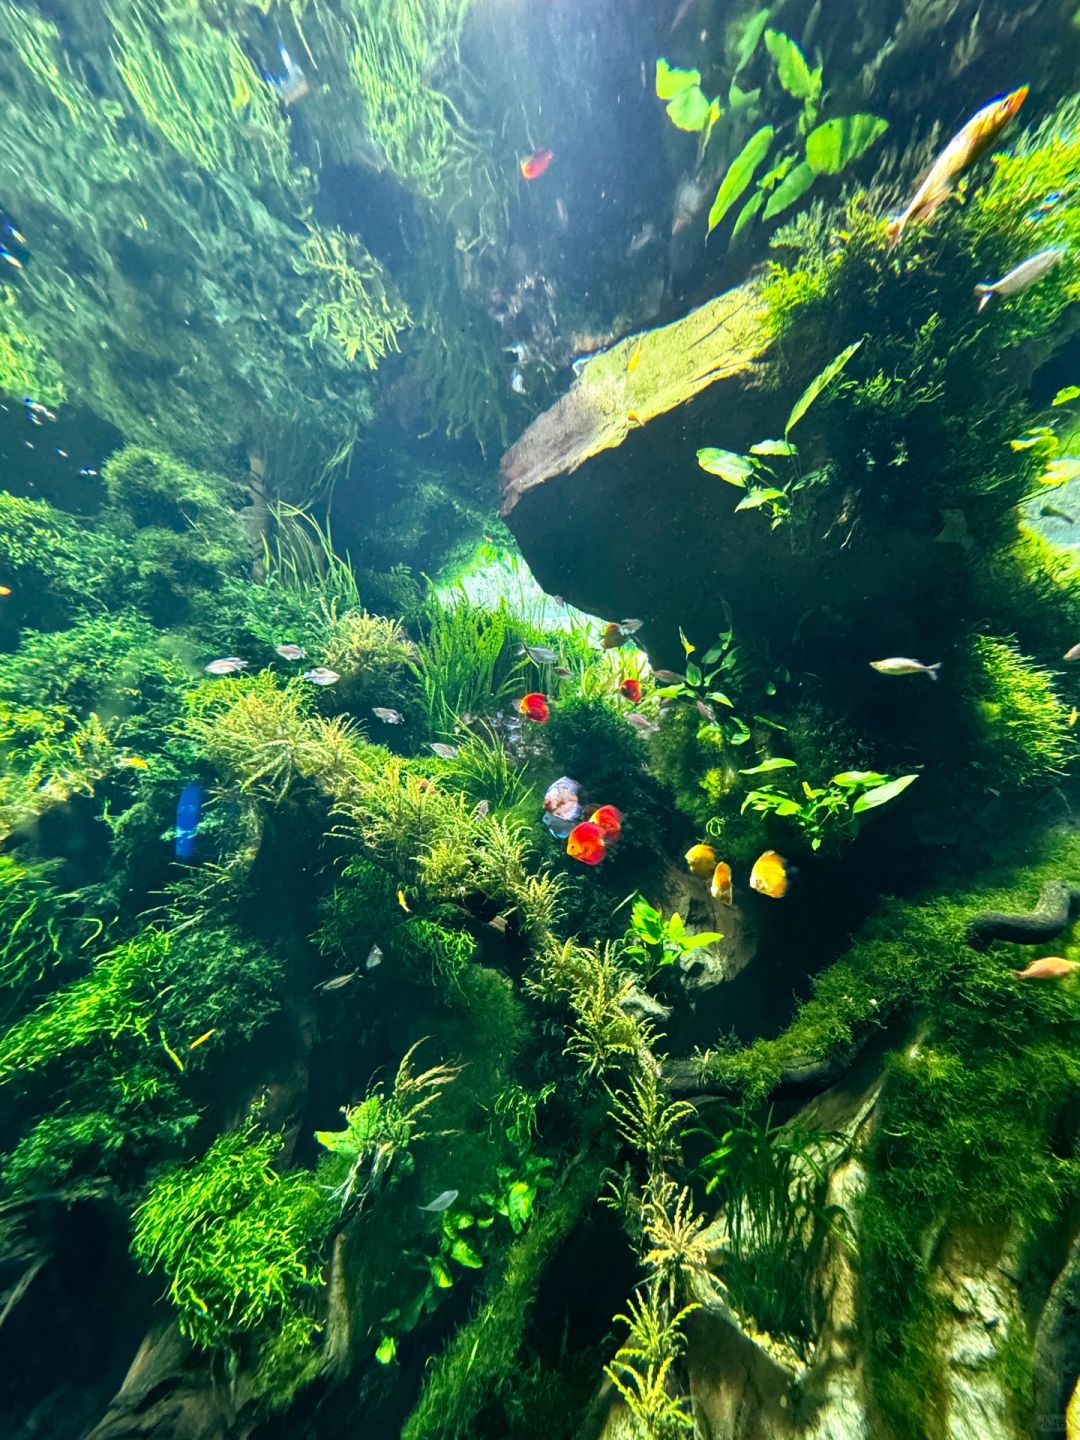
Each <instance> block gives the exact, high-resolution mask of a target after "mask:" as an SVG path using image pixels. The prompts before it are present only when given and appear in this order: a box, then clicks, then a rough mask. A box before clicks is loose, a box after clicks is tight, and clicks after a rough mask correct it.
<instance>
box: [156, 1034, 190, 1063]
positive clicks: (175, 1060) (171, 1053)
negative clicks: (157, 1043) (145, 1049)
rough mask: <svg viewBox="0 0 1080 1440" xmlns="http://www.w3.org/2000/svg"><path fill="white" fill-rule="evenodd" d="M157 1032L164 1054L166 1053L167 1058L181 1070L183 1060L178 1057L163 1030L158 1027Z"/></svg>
mask: <svg viewBox="0 0 1080 1440" xmlns="http://www.w3.org/2000/svg"><path fill="white" fill-rule="evenodd" d="M158 1034H159V1035H160V1036H161V1045H162V1049H163V1050H164V1051H165V1054H166V1055H168V1057H169V1059H170V1060H171V1061H172V1062H173V1064H174V1065H175V1066H176V1068H177V1069H178V1070H181V1071H182V1070H183V1068H184V1062H183V1060H181V1059H180V1056H179V1055H178V1054H177V1053H176V1051H175V1050H174V1049H173V1048H172V1046H171V1045H170V1044H169V1042H168V1041H167V1040H166V1039H165V1031H164V1030H160V1029H159V1030H158Z"/></svg>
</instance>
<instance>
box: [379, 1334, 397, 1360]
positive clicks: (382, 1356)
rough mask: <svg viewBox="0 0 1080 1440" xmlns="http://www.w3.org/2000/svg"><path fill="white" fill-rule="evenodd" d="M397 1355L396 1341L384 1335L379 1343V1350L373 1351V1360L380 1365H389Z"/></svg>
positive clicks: (391, 1336) (390, 1336)
mask: <svg viewBox="0 0 1080 1440" xmlns="http://www.w3.org/2000/svg"><path fill="white" fill-rule="evenodd" d="M396 1354H397V1341H396V1340H395V1339H394V1337H393V1335H384V1336H383V1338H382V1339H381V1340H380V1341H379V1348H378V1349H377V1350H376V1351H375V1359H376V1360H377V1361H378V1362H379V1364H380V1365H389V1364H390V1363H391V1361H392V1360H393V1358H394V1356H395V1355H396Z"/></svg>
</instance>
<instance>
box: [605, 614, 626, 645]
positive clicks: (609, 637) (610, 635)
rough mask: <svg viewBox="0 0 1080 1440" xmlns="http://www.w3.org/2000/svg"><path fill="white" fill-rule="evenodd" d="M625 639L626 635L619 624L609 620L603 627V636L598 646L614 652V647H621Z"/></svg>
mask: <svg viewBox="0 0 1080 1440" xmlns="http://www.w3.org/2000/svg"><path fill="white" fill-rule="evenodd" d="M625 639H626V634H625V632H624V630H623V628H622V626H621V625H620V624H619V622H618V621H617V620H609V621H608V623H607V624H606V625H605V626H604V634H603V636H602V637H601V640H600V644H601V645H602V646H603V647H604V649H605V650H614V649H615V647H616V646H617V645H621V644H622V642H623V641H624V640H625Z"/></svg>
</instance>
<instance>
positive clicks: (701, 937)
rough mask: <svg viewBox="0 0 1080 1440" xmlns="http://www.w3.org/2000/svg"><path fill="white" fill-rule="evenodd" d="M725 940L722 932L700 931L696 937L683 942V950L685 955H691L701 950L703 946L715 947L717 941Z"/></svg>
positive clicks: (693, 936) (690, 936)
mask: <svg viewBox="0 0 1080 1440" xmlns="http://www.w3.org/2000/svg"><path fill="white" fill-rule="evenodd" d="M723 938H724V932H723V931H722V930H699V931H698V932H697V934H696V935H688V936H687V937H686V939H685V940H684V941H683V942H682V948H683V951H684V953H685V954H689V953H690V951H691V950H700V949H701V947H702V945H714V944H715V943H716V941H717V940H722V939H723Z"/></svg>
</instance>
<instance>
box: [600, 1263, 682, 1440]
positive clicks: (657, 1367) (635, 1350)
mask: <svg viewBox="0 0 1080 1440" xmlns="http://www.w3.org/2000/svg"><path fill="white" fill-rule="evenodd" d="M698 1309H700V1306H699V1305H698V1304H697V1303H696V1302H694V1303H691V1304H689V1305H684V1306H683V1308H682V1309H681V1310H679V1311H677V1312H676V1313H674V1314H672V1313H671V1308H670V1306H669V1305H668V1303H667V1302H666V1300H665V1299H664V1297H663V1295H662V1292H661V1282H660V1278H659V1276H654V1277H653V1279H652V1280H651V1281H649V1282H648V1283H647V1284H644V1285H640V1286H639V1287H638V1289H637V1290H636V1292H635V1293H634V1295H633V1296H631V1298H630V1299H629V1300H628V1301H627V1305H626V1314H620V1315H616V1316H615V1319H616V1321H619V1322H621V1323H622V1324H624V1325H625V1326H626V1327H627V1331H628V1333H627V1337H626V1339H625V1340H624V1341H623V1343H622V1344H621V1345H620V1346H619V1349H618V1351H617V1352H616V1354H615V1358H614V1359H613V1360H612V1361H611V1363H610V1364H609V1365H605V1366H604V1373H605V1374H606V1375H607V1377H608V1379H609V1380H610V1381H611V1382H612V1384H613V1385H614V1386H615V1388H616V1389H617V1390H618V1392H619V1394H620V1395H621V1396H622V1398H623V1399H624V1400H625V1401H626V1404H627V1406H628V1408H629V1410H630V1413H631V1414H632V1415H633V1416H634V1418H635V1420H637V1422H638V1423H639V1425H640V1426H641V1427H642V1429H643V1431H644V1433H645V1435H646V1436H648V1437H649V1440H675V1437H677V1436H680V1435H688V1434H690V1433H692V1432H693V1430H694V1418H693V1415H692V1413H691V1411H690V1410H689V1409H688V1408H687V1405H688V1401H687V1398H686V1397H685V1396H683V1395H680V1394H679V1393H678V1392H677V1390H676V1388H675V1385H674V1377H673V1375H672V1373H671V1372H672V1366H673V1365H674V1364H675V1362H676V1361H677V1360H678V1359H679V1357H680V1356H681V1355H682V1352H683V1350H684V1349H685V1346H686V1337H685V1335H684V1334H683V1330H682V1326H683V1322H684V1320H685V1319H686V1317H687V1316H688V1315H691V1314H693V1312H694V1311H695V1310H698Z"/></svg>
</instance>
